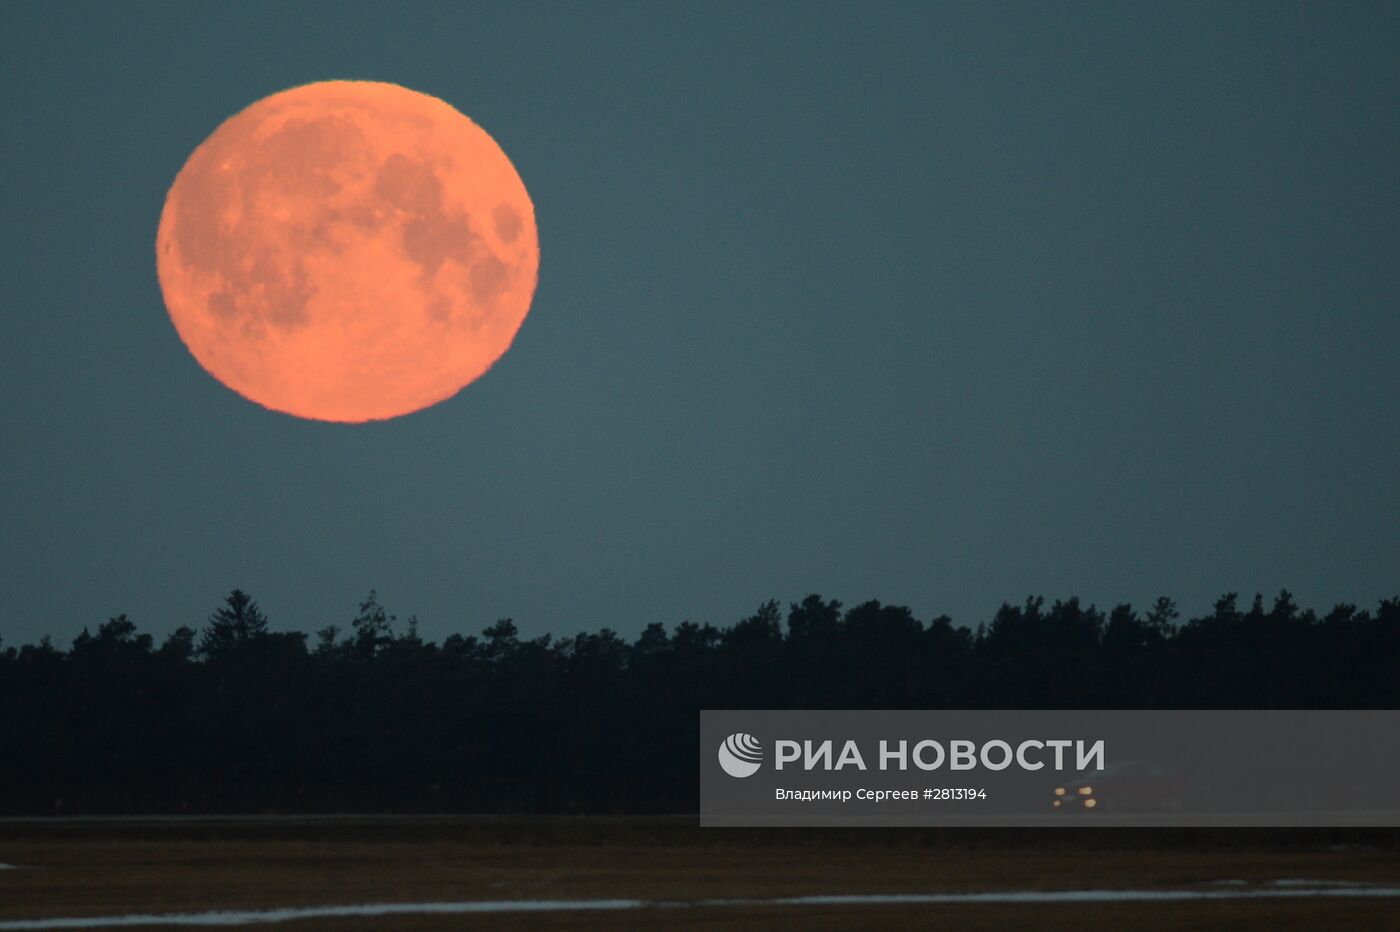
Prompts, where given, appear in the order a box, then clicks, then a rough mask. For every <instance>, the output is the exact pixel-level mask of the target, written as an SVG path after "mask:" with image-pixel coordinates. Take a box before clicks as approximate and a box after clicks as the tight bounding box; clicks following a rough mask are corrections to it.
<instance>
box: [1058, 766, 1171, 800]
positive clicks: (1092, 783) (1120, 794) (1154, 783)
mask: <svg viewBox="0 0 1400 932" xmlns="http://www.w3.org/2000/svg"><path fill="white" fill-rule="evenodd" d="M1183 791H1184V788H1183V785H1182V780H1181V774H1179V773H1177V772H1176V771H1175V770H1172V769H1171V768H1170V767H1164V766H1163V765H1161V764H1154V763H1152V762H1151V761H1138V760H1129V761H1118V762H1116V763H1113V764H1109V765H1108V766H1107V767H1105V768H1104V769H1103V770H1101V771H1099V772H1098V773H1096V774H1093V775H1092V776H1085V777H1084V778H1083V779H1080V780H1076V781H1074V782H1072V783H1065V784H1063V785H1061V786H1057V787H1055V792H1054V795H1053V797H1052V799H1051V803H1050V805H1051V807H1052V808H1053V809H1055V810H1056V811H1057V812H1121V811H1132V812H1143V811H1153V812H1180V811H1181V805H1182V795H1183Z"/></svg>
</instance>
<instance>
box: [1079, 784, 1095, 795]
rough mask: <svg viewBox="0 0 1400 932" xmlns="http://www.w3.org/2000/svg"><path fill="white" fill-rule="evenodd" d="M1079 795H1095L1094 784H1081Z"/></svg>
mask: <svg viewBox="0 0 1400 932" xmlns="http://www.w3.org/2000/svg"><path fill="white" fill-rule="evenodd" d="M1079 795H1080V796H1093V795H1094V788H1093V787H1092V786H1081V787H1080V788H1079Z"/></svg>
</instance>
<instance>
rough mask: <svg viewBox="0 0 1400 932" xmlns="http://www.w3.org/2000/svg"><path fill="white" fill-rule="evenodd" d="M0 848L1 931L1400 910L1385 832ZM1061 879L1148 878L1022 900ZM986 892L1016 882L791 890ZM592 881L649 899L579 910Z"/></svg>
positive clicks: (1366, 922) (933, 923)
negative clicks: (202, 916)
mask: <svg viewBox="0 0 1400 932" xmlns="http://www.w3.org/2000/svg"><path fill="white" fill-rule="evenodd" d="M0 864H4V865H10V866H12V869H4V870H0V930H3V929H6V928H23V927H25V926H23V925H20V924H17V923H16V920H36V919H43V918H57V917H64V918H69V917H115V916H126V915H130V914H162V913H176V912H178V913H197V912H207V911H214V910H232V911H238V910H263V909H269V908H280V907H316V906H343V905H347V904H387V903H398V904H411V903H424V902H433V903H466V902H474V903H503V902H509V903H516V904H521V903H524V904H526V905H527V906H530V908H532V909H537V910H538V911H531V912H498V911H491V912H479V913H475V912H474V913H465V914H463V913H456V914H452V913H444V914H436V915H434V914H428V915H422V914H417V915H415V914H403V915H387V916H376V917H368V916H356V917H346V916H328V915H322V916H320V917H316V916H312V917H309V918H293V919H291V920H290V921H287V922H285V923H284V924H279V925H275V926H263V927H266V928H288V929H294V930H298V932H302V930H318V929H331V928H375V929H441V928H444V927H471V928H486V929H515V928H550V929H555V928H558V929H574V928H596V927H608V928H619V927H625V928H654V929H663V928H665V929H674V928H702V927H708V926H714V925H720V924H725V923H729V924H735V925H742V926H743V927H745V928H786V927H790V926H792V925H794V924H798V925H801V926H802V927H805V928H832V929H836V928H842V929H845V928H872V927H885V928H905V927H909V926H914V925H921V926H926V927H946V928H958V929H965V928H972V929H980V928H986V929H993V928H997V929H1001V928H1006V927H1008V926H1010V927H1027V926H1029V927H1035V928H1066V929H1068V928H1074V929H1081V930H1082V929H1086V928H1088V929H1093V928H1115V929H1116V928H1148V929H1158V928H1161V929H1167V928H1183V927H1199V926H1212V927H1219V926H1222V925H1229V926H1230V927H1232V928H1245V929H1276V928H1281V927H1286V926H1292V925H1300V926H1303V927H1308V928H1344V927H1347V928H1350V927H1363V928H1400V898H1397V896H1396V895H1395V894H1396V893H1397V892H1400V890H1398V889H1397V888H1400V832H1396V831H1367V830H1351V829H1349V830H1332V831H1328V830H1307V831H1302V830H1299V831H1291V832H1285V831H1276V830H1233V831H1227V830H1210V831H1190V830H1170V831H1169V830H1129V829H1119V830H1104V829H1093V828H1082V829H1081V828H1068V829H1047V830H1015V831H1013V830H993V829H988V830H970V829H963V830H942V831H940V830H928V829H920V830H908V831H883V830H881V831H872V830H810V829H809V830H797V829H790V830H789V829H784V830H734V829H704V830H702V829H700V828H698V827H697V826H696V825H695V822H694V820H693V819H692V818H679V817H678V818H647V819H632V818H572V819H545V818H539V819H530V818H457V817H442V818H388V817H386V818H353V819H339V818H330V819H324V818H317V819H211V820H168V821H162V820H115V821H94V822H83V821H47V822H45V821H15V822H0ZM1280 882H1282V883H1280ZM1363 885H1367V886H1363ZM1369 885H1374V887H1372V886H1369ZM1380 888H1384V889H1380ZM1385 890H1390V891H1391V893H1390V894H1389V895H1379V894H1382V893H1384V892H1385ZM1063 891H1141V892H1142V895H1141V896H1139V895H1138V894H1136V893H1134V894H1128V895H1127V896H1128V899H1126V900H1125V901H1115V899H1114V897H1115V896H1117V895H1116V894H1104V895H1101V899H1102V900H1103V901H1093V900H1092V899H1091V900H1089V901H1084V898H1083V897H1074V896H1071V897H1069V898H1067V899H1065V900H1064V901H1050V902H1045V901H1043V900H1044V898H1043V897H1041V898H1040V899H1041V901H1035V900H1036V899H1037V896H1036V895H1037V894H1040V893H1056V894H1058V893H1059V892H1063ZM978 893H981V894H1012V896H1011V897H1009V898H1008V897H991V898H989V899H984V900H982V901H976V900H973V901H968V900H967V899H966V898H961V899H960V898H957V897H952V898H949V899H948V901H944V902H916V903H909V902H904V903H899V902H894V903H872V902H852V903H832V902H822V901H815V902H814V901H810V900H806V901H803V900H798V901H796V902H792V901H791V900H792V898H802V897H814V896H815V897H831V896H836V895H841V896H845V895H849V896H859V895H895V896H898V895H923V896H927V895H933V894H978ZM1148 896H1157V897H1161V899H1156V900H1154V899H1145V898H1144V897H1148ZM1173 896H1179V897H1196V896H1206V897H1210V898H1207V899H1171V898H1170V897H1173ZM1018 897H1019V898H1020V901H1017V898H1018ZM774 899H788V900H789V902H779V903H774V902H771V901H772V900H774ZM1027 899H1029V900H1031V901H1029V902H1028V901H1026V900H1027ZM598 900H626V901H642V902H640V903H636V902H630V903H627V904H614V905H611V906H609V907H608V908H606V909H592V908H579V901H598ZM736 900H737V901H742V902H737V903H736V902H733V901H736ZM545 901H570V903H569V904H566V906H565V908H559V907H558V906H557V905H554V906H552V905H551V903H550V902H545ZM714 901H725V902H714ZM765 901H768V902H765ZM582 905H583V906H584V907H587V906H590V905H592V906H596V905H597V904H596V902H595V903H583V904H582ZM605 905H606V904H605ZM624 906H625V907H626V908H623V907H624ZM496 908H497V907H492V909H493V910H494V909H496ZM501 908H504V907H501ZM206 924H207V920H206ZM28 927H30V928H36V927H38V926H34V925H29V926H28ZM125 927H127V928H134V927H137V926H130V925H128V926H125Z"/></svg>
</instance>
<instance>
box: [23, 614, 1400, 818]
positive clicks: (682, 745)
mask: <svg viewBox="0 0 1400 932" xmlns="http://www.w3.org/2000/svg"><path fill="white" fill-rule="evenodd" d="M1397 670H1400V598H1397V599H1388V600H1385V601H1382V602H1381V603H1380V604H1379V606H1378V607H1377V608H1376V609H1375V611H1369V610H1363V609H1359V608H1357V607H1356V606H1353V605H1345V604H1344V605H1338V606H1336V607H1335V608H1333V609H1332V610H1331V611H1330V612H1328V613H1327V614H1326V615H1318V614H1317V613H1316V612H1314V611H1312V610H1305V609H1301V608H1300V607H1299V606H1297V605H1296V604H1295V603H1294V601H1293V598H1292V597H1291V596H1290V594H1289V593H1288V592H1282V593H1280V594H1279V595H1278V596H1277V597H1276V598H1275V599H1273V600H1272V604H1267V603H1266V601H1265V600H1264V599H1262V598H1260V597H1258V596H1256V597H1255V598H1254V599H1253V600H1252V604H1250V605H1248V606H1241V605H1240V604H1239V603H1238V600H1237V597H1236V595H1234V594H1229V595H1226V596H1224V597H1222V598H1221V599H1220V600H1219V601H1217V602H1216V604H1215V606H1214V609H1213V611H1212V612H1211V613H1210V614H1208V615H1205V616H1203V617H1200V618H1192V619H1189V620H1184V621H1183V620H1182V619H1180V618H1179V616H1178V612H1177V609H1176V607H1175V605H1174V603H1173V602H1172V601H1171V600H1170V599H1167V598H1161V599H1158V600H1157V601H1156V603H1155V604H1153V605H1152V607H1151V608H1150V609H1148V610H1147V611H1145V612H1140V611H1138V610H1135V609H1134V608H1133V607H1132V606H1129V605H1120V606H1117V607H1115V608H1113V609H1112V610H1110V611H1108V612H1104V611H1101V610H1099V609H1096V608H1095V607H1093V606H1086V605H1083V604H1081V602H1080V600H1079V599H1074V598H1072V599H1068V600H1065V601H1057V602H1054V603H1053V604H1047V603H1046V602H1045V600H1044V599H1042V598H1038V597H1035V598H1029V599H1027V600H1026V601H1025V602H1023V603H1020V604H1010V603H1008V604H1004V605H1002V606H1001V608H1000V609H999V610H998V611H997V612H996V614H995V617H994V618H993V619H992V620H991V621H990V622H989V623H986V624H984V625H980V626H978V627H977V628H976V629H975V630H970V629H968V628H965V627H960V626H955V625H954V624H953V623H952V621H951V619H949V618H947V617H946V616H940V617H937V618H934V619H932V620H931V621H928V622H923V621H920V620H919V619H918V618H916V617H915V616H914V615H913V614H912V613H911V612H910V611H909V610H908V609H907V608H904V607H900V606H896V605H883V604H881V603H879V602H874V601H872V602H866V603H863V604H860V605H856V606H853V607H849V608H847V607H844V606H842V605H841V604H840V603H839V602H835V601H827V600H824V599H823V598H821V597H820V596H817V595H811V596H808V597H806V598H805V599H803V600H802V601H800V602H796V603H792V604H790V605H789V606H788V608H787V610H786V612H784V611H783V609H782V607H781V605H780V604H779V603H778V602H768V603H766V604H764V605H761V606H759V608H758V610H757V611H756V612H755V613H754V614H753V615H751V616H749V617H747V618H744V619H742V620H740V621H738V622H736V623H734V624H732V625H730V626H728V627H715V626H712V625H709V624H695V623H692V622H683V623H681V624H679V625H677V626H675V627H674V628H673V629H671V630H667V628H666V627H664V626H663V625H661V624H651V625H648V626H647V627H646V628H645V629H644V630H643V631H642V633H641V636H640V637H638V638H637V639H636V641H634V642H630V643H629V642H628V641H627V640H624V639H623V638H621V637H619V636H618V635H617V634H616V633H615V632H614V631H612V630H610V629H607V628H604V629H603V630H601V631H598V632H596V633H581V634H578V635H575V636H573V637H567V638H562V639H559V638H554V637H551V636H545V637H539V638H534V639H521V638H520V637H519V634H518V631H517V628H516V626H515V624H514V623H513V622H512V621H511V620H509V619H504V620H501V621H497V622H496V623H495V624H493V625H491V626H490V627H488V628H486V629H485V630H484V631H483V632H482V633H481V634H480V635H479V636H476V635H461V634H453V635H451V636H450V637H448V638H446V639H445V640H444V641H443V642H442V643H429V642H426V641H424V640H422V639H421V638H420V637H419V636H418V633H417V625H416V623H415V622H414V621H413V620H412V619H410V620H409V621H407V622H406V623H403V624H400V623H399V622H398V621H397V619H395V618H394V617H393V616H391V615H390V614H389V613H388V612H387V611H386V609H385V608H384V607H383V606H382V605H381V604H380V602H379V600H378V598H377V596H376V595H375V594H374V593H373V592H371V593H370V594H369V595H368V596H367V597H366V598H365V599H364V601H363V602H362V603H361V604H360V607H359V612H358V614H357V615H356V616H355V617H354V618H353V619H350V620H349V621H348V622H347V624H346V626H345V627H344V629H343V630H338V629H336V628H335V627H329V628H325V629H323V630H321V631H318V632H316V633H315V634H314V635H312V636H310V637H308V635H306V634H302V633H297V632H285V631H276V630H273V629H272V628H270V627H269V624H268V619H267V618H266V617H265V615H264V614H263V613H262V611H261V610H260V609H259V608H258V606H257V604H256V603H255V602H254V601H253V600H252V599H251V598H250V597H249V596H248V595H247V594H246V593H244V592H241V591H239V590H234V591H233V592H232V593H230V594H229V595H228V597H227V598H226V599H225V601H224V603H223V604H222V605H221V606H220V607H219V608H218V609H217V610H216V611H215V612H214V613H213V614H212V615H211V616H210V618H209V620H208V622H207V624H206V625H205V626H203V627H202V628H201V629H199V630H196V629H195V628H192V627H181V628H179V629H178V630H176V631H175V632H174V633H173V634H171V635H170V636H169V637H168V638H167V639H165V640H164V642H163V643H160V644H157V643H156V641H155V639H154V638H153V637H152V636H151V635H150V634H144V633H141V632H140V631H139V630H138V628H137V626H136V625H135V624H134V623H133V622H131V621H130V620H129V619H127V618H126V616H124V615H122V616H118V617H116V618H112V619H110V620H109V621H107V622H105V623H103V624H101V625H99V626H97V628H96V630H95V631H89V630H86V629H85V630H84V631H83V632H82V633H81V634H79V635H78V636H77V638H76V639H75V640H74V641H73V644H72V647H71V649H69V650H67V651H63V650H59V649H57V648H56V647H54V646H53V645H52V644H51V643H50V642H49V641H48V639H45V640H44V641H42V642H41V643H39V644H37V645H25V646H20V647H17V646H13V645H4V644H0V812H3V813H6V814H50V813H52V814H60V815H76V814H93V813H155V812H171V813H203V812H246V813H267V812H474V813H486V812H498V813H556V814H558V813H563V814H567V813H648V812H688V811H689V812H693V811H695V809H696V806H697V795H698V776H697V758H696V755H697V734H698V714H697V713H698V711H699V710H700V709H702V708H929V709H937V708H948V709H957V708H1318V709H1331V708H1395V707H1397V706H1400V675H1397Z"/></svg>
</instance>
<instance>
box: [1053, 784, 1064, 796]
mask: <svg viewBox="0 0 1400 932" xmlns="http://www.w3.org/2000/svg"><path fill="white" fill-rule="evenodd" d="M1055 795H1056V796H1063V795H1065V788H1064V787H1063V786H1057V787H1055Z"/></svg>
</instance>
